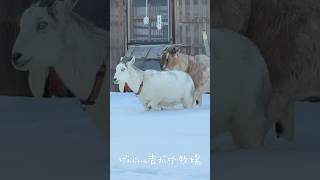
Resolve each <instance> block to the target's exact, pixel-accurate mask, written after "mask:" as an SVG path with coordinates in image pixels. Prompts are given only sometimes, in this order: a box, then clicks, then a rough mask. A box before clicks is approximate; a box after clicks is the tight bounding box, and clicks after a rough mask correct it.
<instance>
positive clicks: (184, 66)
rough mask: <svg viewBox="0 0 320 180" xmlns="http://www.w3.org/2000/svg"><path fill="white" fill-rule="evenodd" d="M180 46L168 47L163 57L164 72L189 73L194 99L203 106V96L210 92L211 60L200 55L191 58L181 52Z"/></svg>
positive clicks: (162, 66) (161, 64)
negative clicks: (177, 71) (178, 71)
mask: <svg viewBox="0 0 320 180" xmlns="http://www.w3.org/2000/svg"><path fill="white" fill-rule="evenodd" d="M181 46H183V45H180V44H173V45H171V46H169V47H167V48H166V49H165V50H164V51H163V53H162V57H161V61H160V67H161V69H162V70H165V69H169V70H180V71H184V72H186V73H188V74H189V75H190V76H191V78H192V80H193V83H194V86H195V92H194V98H195V100H196V103H197V104H199V105H200V106H201V105H202V94H203V93H205V92H210V58H209V57H208V56H206V55H203V54H200V55H196V56H191V55H187V54H183V53H180V52H179V48H180V47H181Z"/></svg>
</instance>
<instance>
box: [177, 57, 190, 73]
mask: <svg viewBox="0 0 320 180" xmlns="http://www.w3.org/2000/svg"><path fill="white" fill-rule="evenodd" d="M177 57H178V59H179V62H180V63H179V70H181V71H184V72H186V71H187V70H188V67H189V55H186V54H182V53H177Z"/></svg>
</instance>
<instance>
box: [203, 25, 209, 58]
mask: <svg viewBox="0 0 320 180" xmlns="http://www.w3.org/2000/svg"><path fill="white" fill-rule="evenodd" d="M202 38H203V43H204V49H205V52H206V55H207V56H209V57H210V48H209V42H208V36H207V32H206V31H202Z"/></svg>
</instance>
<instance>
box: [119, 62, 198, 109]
mask: <svg viewBox="0 0 320 180" xmlns="http://www.w3.org/2000/svg"><path fill="white" fill-rule="evenodd" d="M134 62H135V57H134V56H133V58H132V59H131V60H128V59H125V60H124V58H123V57H122V58H121V60H120V63H119V64H118V65H117V67H116V73H115V75H114V79H113V81H114V83H115V84H119V89H120V91H121V92H123V91H124V85H125V84H127V85H128V86H129V87H130V89H132V90H133V92H134V93H136V95H139V97H138V98H139V100H140V101H141V103H142V104H143V106H144V107H145V109H146V110H151V109H152V110H163V109H164V108H166V107H172V106H175V105H178V104H180V103H181V104H182V105H183V107H184V108H190V107H192V105H193V94H194V84H193V81H192V79H191V77H190V76H189V75H188V74H187V73H185V72H182V71H156V70H146V71H142V70H140V69H138V68H137V67H135V66H134V65H133V64H134Z"/></svg>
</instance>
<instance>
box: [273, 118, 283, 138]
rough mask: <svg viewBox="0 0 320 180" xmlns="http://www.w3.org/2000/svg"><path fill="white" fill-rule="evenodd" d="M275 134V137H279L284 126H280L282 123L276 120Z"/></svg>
mask: <svg viewBox="0 0 320 180" xmlns="http://www.w3.org/2000/svg"><path fill="white" fill-rule="evenodd" d="M275 129H276V134H277V138H280V137H281V135H282V134H283V131H284V128H283V126H282V124H281V123H280V122H279V121H278V122H276V128H275Z"/></svg>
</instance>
